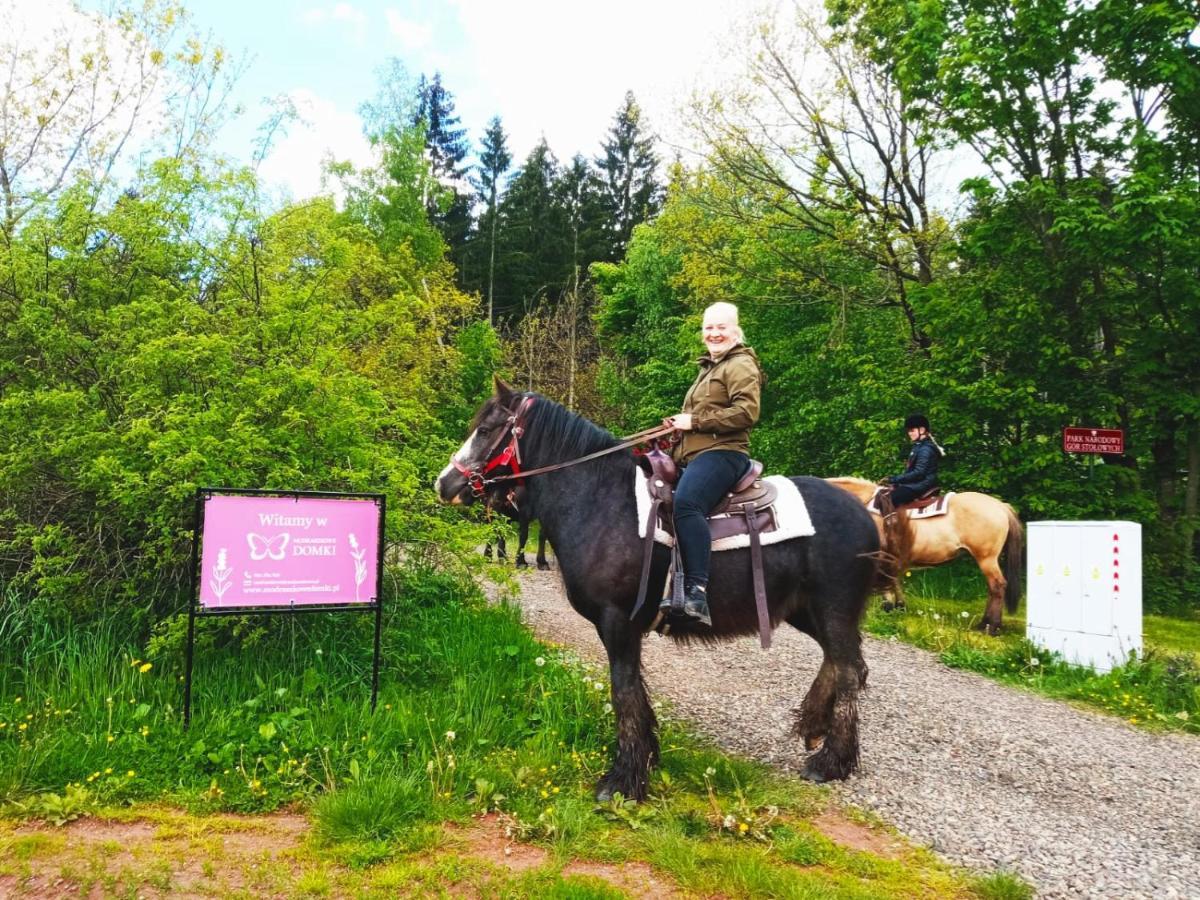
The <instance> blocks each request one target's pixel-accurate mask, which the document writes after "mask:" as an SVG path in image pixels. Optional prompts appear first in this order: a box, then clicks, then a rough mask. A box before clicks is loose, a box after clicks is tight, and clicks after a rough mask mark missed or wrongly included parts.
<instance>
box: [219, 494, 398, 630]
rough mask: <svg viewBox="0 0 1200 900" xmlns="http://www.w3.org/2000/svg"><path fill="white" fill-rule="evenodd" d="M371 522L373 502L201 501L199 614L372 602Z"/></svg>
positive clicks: (374, 548)
mask: <svg viewBox="0 0 1200 900" xmlns="http://www.w3.org/2000/svg"><path fill="white" fill-rule="evenodd" d="M379 516H380V507H379V504H378V503H376V502H375V500H373V499H345V498H332V497H305V496H300V497H259V496H247V495H225V494H213V495H211V496H208V497H206V498H205V499H204V530H203V533H202V535H201V542H202V544H201V545H202V547H203V553H202V555H201V559H200V606H201V608H203V609H222V608H226V607H236V608H241V607H279V606H313V605H326V604H333V605H349V604H356V603H362V604H370V603H374V602H376V600H377V598H378V596H379V592H378V571H379V568H378V565H379V524H380V523H379Z"/></svg>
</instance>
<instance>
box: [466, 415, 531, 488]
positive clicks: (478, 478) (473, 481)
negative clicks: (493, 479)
mask: <svg viewBox="0 0 1200 900" xmlns="http://www.w3.org/2000/svg"><path fill="white" fill-rule="evenodd" d="M533 400H534V398H533V397H526V398H525V399H524V400H522V401H521V405H520V406H518V407H517V411H516V412H514V413H511V414H510V415H509V417H508V427H507V428H506V429H504V430H503V431H501V432H500V433H499V434H498V435H496V437H495V439H493V441H492V443H491V446H489V447H488V448H487V454H485V455H490V454H491V453H492V451H493V450H495V449H496V448H497V447H498V446H500V444H501V443H503V441H504V439H505V438H506V437H508V438H510V440H509V442H508V446H506V447H505V448H504V449H503V450H501V451H500V452H499V453H497V454H496V455H495V456H492V457H491V458H490V459H487V462H486V463H485V464H484V467H483V469H482V470H479V469H469V468H467V467H466V466H464V465H463V464H462V463H460V462H459V461H458V460H452V462H453V463H454V468H456V469H458V471H459V472H461V473H462V474H463V475H465V476H466V478H467V484H469V485H470V486H471V493H472V494H474V495H475V497H476V499H478V498H480V497H482V496H483V495H484V485H485V479H484V476H485V475H487V474H488V472H491V471H492V470H493V469H498V468H500V467H501V466H508V467H509V468H511V469H512V478H514V479H515V480H516V482H517V484H524V481H523V480H522V479H521V478H519V477H518V476H520V474H521V445H520V443H519V440H520V438H521V435H523V434H524V433H525V426H524V424H522V423H523V422H524V419H525V415H526V413H528V412H529V407H531V406H533ZM506 480H507V479H506Z"/></svg>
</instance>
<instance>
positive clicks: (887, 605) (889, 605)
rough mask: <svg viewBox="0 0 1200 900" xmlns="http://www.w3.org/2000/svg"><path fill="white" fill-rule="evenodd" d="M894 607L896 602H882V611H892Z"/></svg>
mask: <svg viewBox="0 0 1200 900" xmlns="http://www.w3.org/2000/svg"><path fill="white" fill-rule="evenodd" d="M895 608H896V604H895V603H887V602H885V603H884V604H883V611H884V612H891V611H892V610H893V609H895Z"/></svg>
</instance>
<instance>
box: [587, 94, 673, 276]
mask: <svg viewBox="0 0 1200 900" xmlns="http://www.w3.org/2000/svg"><path fill="white" fill-rule="evenodd" d="M654 143H655V139H654V136H653V135H652V134H649V133H647V129H646V125H645V122H644V121H643V119H642V109H641V107H640V106H638V103H637V100H636V99H635V98H634V96H633V92H632V91H627V92H626V93H625V101H624V102H623V103H622V105H621V108H620V109H619V110H617V114H616V116H615V117H614V119H613V124H612V127H611V128H609V131H608V137H607V138H606V139H605V140H604V141H603V143H602V144H601V148H602V150H603V153H602V154H601V155H600V156H599V157H597V158H596V166H597V168H598V169H599V171H600V180H601V185H602V188H601V189H602V192H603V194H602V196H603V198H604V203H605V206H606V208H607V212H608V215H609V229H610V238H611V241H612V246H611V249H610V258H611V259H616V258H618V257H620V255H621V254H622V253H624V252H625V247H626V246H628V244H629V238H630V237H631V236H632V234H633V228H634V226H635V225H637V224H638V223H640V222H644V221H646V220H647V219H649V218H650V217H651V216H653V215H654V213H655V212H657V211H658V208H659V206H660V205H661V202H662V186H661V185H660V183H659V182H658V180H657V176H658V156H657V154H655V152H654Z"/></svg>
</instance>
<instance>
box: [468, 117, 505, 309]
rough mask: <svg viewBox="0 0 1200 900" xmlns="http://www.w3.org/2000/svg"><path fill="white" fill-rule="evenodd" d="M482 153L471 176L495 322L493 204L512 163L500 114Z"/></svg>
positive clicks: (491, 125) (486, 134) (496, 217)
mask: <svg viewBox="0 0 1200 900" xmlns="http://www.w3.org/2000/svg"><path fill="white" fill-rule="evenodd" d="M482 146H483V152H482V153H480V155H479V165H478V166H476V167H475V168H476V171H477V172H478V174H477V176H476V178H475V188H476V191H477V194H478V196H479V199H480V201H481V202H482V203H483V204H484V207H485V208H484V213H483V216H482V218H481V219H480V222H479V234H480V237H481V238H482V237H483V235H484V234H486V235H487V237H486V240H487V259H488V263H487V304H488V324H493V323H494V322H495V296H496V232H497V226H498V224H499V219H500V217H499V215H498V210H497V203H499V200H500V179H501V178H502V177H504V173H505V172H507V171H508V167H509V166H510V165H511V164H512V154H511V153H509V152H508V138H507V136H506V135H505V134H504V127H503V126H502V125H501V124H500V117H499V116H493V117H492V120H491V121H490V122H489V123H488V128H487V131H486V132H484V135H483V141H482Z"/></svg>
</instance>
